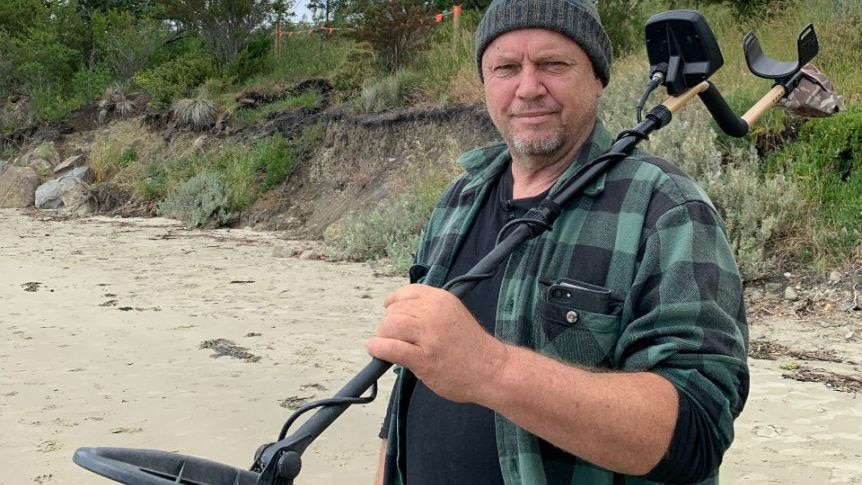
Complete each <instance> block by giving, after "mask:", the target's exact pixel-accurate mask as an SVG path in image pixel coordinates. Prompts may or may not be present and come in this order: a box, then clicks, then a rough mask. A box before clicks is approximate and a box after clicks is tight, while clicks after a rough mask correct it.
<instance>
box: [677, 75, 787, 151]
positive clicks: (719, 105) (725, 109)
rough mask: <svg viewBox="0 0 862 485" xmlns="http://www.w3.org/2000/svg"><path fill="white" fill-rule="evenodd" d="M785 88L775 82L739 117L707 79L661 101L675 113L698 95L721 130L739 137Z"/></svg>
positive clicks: (783, 92) (760, 116)
mask: <svg viewBox="0 0 862 485" xmlns="http://www.w3.org/2000/svg"><path fill="white" fill-rule="evenodd" d="M786 92H787V90H786V89H785V87H784V86H782V85H780V84H777V85H775V86H773V88H772V89H771V90H770V91H769V92H768V93H766V95H765V96H763V97H762V98H760V100H758V101H757V103H755V104H754V106H752V107H751V108H749V109H748V111H746V112H745V114H744V115H742V116H741V117H737V116H736V114H735V113H734V112H733V110H732V109H731V108H730V106H728V105H727V102H726V101H725V100H724V98H723V97H722V96H721V93H719V91H718V88H716V87H715V85H713V84H712V83H711V82H709V81H703V82H702V83H700V84H698V85H696V86H694V87H693V88H691V89H689V90H687V91H685V92H684V93H682V94H679V95H677V96H672V97H670V98H668V99H667V100H665V102H664V103H662V104H663V105H664V106H665V107H666V108H667V109H669V110H670V111H671V113H676V112H678V111H679V110H681V109H682V108H683V107H685V105H687V104H688V103H689V102H691V100H692V99H693V98H694V96H695V95H697V96H699V97H700V99H701V101H703V104H704V105H705V106H706V109H707V110H709V113H710V115H712V118H713V119H714V120H715V122H716V123H717V124H718V127H719V128H721V131H723V132H725V133H727V134H728V135H730V136H733V137H736V138H741V137H743V136H745V135H747V134H748V132H749V130H750V129H751V127H752V126H753V125H754V124H755V123H757V121H758V120H760V118H762V117H763V115H764V114H766V112H767V111H769V110H770V109H772V108H773V107H774V106H775V105H776V104H777V103H778V102H779V101H780V100H781V98H783V97H784V95H785V93H786Z"/></svg>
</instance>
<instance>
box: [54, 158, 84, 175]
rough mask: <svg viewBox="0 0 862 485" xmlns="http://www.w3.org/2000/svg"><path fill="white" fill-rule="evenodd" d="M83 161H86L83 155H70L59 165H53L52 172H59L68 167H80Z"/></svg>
mask: <svg viewBox="0 0 862 485" xmlns="http://www.w3.org/2000/svg"><path fill="white" fill-rule="evenodd" d="M85 161H87V158H86V157H84V155H72V156H71V157H68V158H66V159H65V160H63V161H62V162H61V163H60V165H57V166H56V167H54V173H61V172H64V171H66V170H68V169H70V168H75V167H80V166H81V165H83V164H84V162H85Z"/></svg>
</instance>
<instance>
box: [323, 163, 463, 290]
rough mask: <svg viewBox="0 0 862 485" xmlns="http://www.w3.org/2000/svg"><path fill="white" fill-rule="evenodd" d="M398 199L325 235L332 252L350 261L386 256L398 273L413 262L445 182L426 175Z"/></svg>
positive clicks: (357, 216)
mask: <svg viewBox="0 0 862 485" xmlns="http://www.w3.org/2000/svg"><path fill="white" fill-rule="evenodd" d="M422 180H423V183H421V184H420V185H418V186H417V187H414V188H413V189H412V190H411V191H410V192H407V193H405V194H404V195H402V196H401V197H400V198H398V199H396V200H395V201H388V202H384V203H382V204H381V205H380V206H378V208H376V209H374V210H373V211H371V212H369V213H365V214H358V215H355V216H348V217H346V218H344V219H343V220H342V222H341V223H339V224H336V225H333V226H331V227H330V228H329V229H328V230H327V231H326V233H325V234H324V240H325V241H326V243H327V246H328V248H329V252H330V255H331V256H333V257H336V258H343V259H347V260H351V261H367V260H372V261H373V260H380V259H386V260H388V261H389V262H390V263H391V265H392V271H393V272H395V273H404V272H405V271H406V270H407V269H408V268H409V267H410V264H411V263H412V261H413V253H414V251H415V250H416V246H417V244H418V243H419V237H420V236H421V234H422V230H423V229H424V228H425V225H426V224H427V222H428V218H429V217H431V211H432V210H433V209H434V205H435V204H436V202H437V199H438V198H439V197H440V193H441V192H442V191H443V188H444V187H445V185H446V180H445V179H444V178H443V177H441V176H438V177H425V178H423V179H422Z"/></svg>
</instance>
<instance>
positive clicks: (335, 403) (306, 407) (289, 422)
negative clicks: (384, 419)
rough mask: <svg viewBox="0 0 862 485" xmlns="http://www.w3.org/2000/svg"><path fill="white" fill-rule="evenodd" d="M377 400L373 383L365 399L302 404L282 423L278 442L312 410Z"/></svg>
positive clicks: (335, 399) (329, 399)
mask: <svg viewBox="0 0 862 485" xmlns="http://www.w3.org/2000/svg"><path fill="white" fill-rule="evenodd" d="M375 398H377V382H376V381H375V382H374V383H373V384H372V385H371V394H369V395H368V396H365V397H331V398H328V399H321V400H320V401H314V402H310V403H308V404H304V405H303V406H301V407H300V408H299V409H297V410H296V412H294V413H293V414H292V415H291V416H290V417H289V418H287V421H285V422H284V426H282V427H281V432H279V433H278V440H277V441H281V440H283V439H284V438H285V437H286V436H287V431H288V430H289V429H290V427H291V426H293V423H295V422H296V420H297V419H298V418H299V417H300V416H302V415H303V414H305V413H307V412H309V411H311V410H312V409H317V408H320V407H323V406H341V405H348V406H349V405H352V404H368V403H370V402H371V401H374V399H375Z"/></svg>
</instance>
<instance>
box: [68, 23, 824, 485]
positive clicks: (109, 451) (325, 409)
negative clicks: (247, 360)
mask: <svg viewBox="0 0 862 485" xmlns="http://www.w3.org/2000/svg"><path fill="white" fill-rule="evenodd" d="M646 45H647V52H648V55H649V61H650V77H651V79H650V82H649V83H648V84H647V89H646V92H645V96H644V97H643V98H642V100H645V99H646V96H648V94H649V92H651V91H652V90H653V89H655V88H656V87H657V86H658V85H663V86H665V87H666V88H667V91H668V93H669V94H670V95H671V97H670V98H668V99H667V100H665V101H664V102H663V103H662V104H660V105H658V106H656V107H654V108H653V109H652V110H650V112H649V113H648V114H647V116H646V118H645V119H643V120H640V119H639V122H638V124H637V125H636V126H635V127H634V128H632V129H630V130H626V131H623V132H622V133H620V135H619V136H618V137H617V139H616V141H615V142H614V144H613V146H612V147H611V148H610V150H608V152H607V153H605V154H604V155H602V156H600V157H598V158H596V159H594V160H592V161H590V162H589V163H587V164H585V165H584V166H583V167H581V169H580V170H579V171H578V173H576V174H575V175H574V176H573V177H572V178H571V179H570V181H569V183H568V184H566V186H564V187H563V188H562V189H561V190H559V191H558V192H557V193H556V194H555V195H554V196H553V197H548V198H547V199H545V200H544V201H543V202H542V203H541V204H540V205H539V206H538V207H537V208H535V209H532V210H530V211H529V212H528V213H527V214H526V215H525V216H524V217H523V218H522V219H518V220H515V221H512V222H511V223H509V224H508V225H507V226H506V227H504V228H503V229H502V230H501V232H500V237H499V238H498V242H497V245H496V246H495V248H494V249H493V250H492V251H491V252H490V253H489V254H488V255H486V256H485V257H484V258H483V259H482V260H481V261H479V263H477V264H476V266H474V267H473V268H472V269H471V270H470V271H469V272H468V273H467V274H465V275H463V276H461V277H459V278H455V279H453V280H452V281H450V282H449V283H448V284H447V285H446V286H445V287H444V289H446V290H448V291H450V292H452V293H453V294H454V295H456V296H458V297H459V298H463V297H464V296H465V295H466V294H467V293H468V292H470V291H471V290H472V289H473V288H474V287H475V286H476V284H477V283H478V282H479V281H480V280H482V279H485V278H487V277H489V276H490V275H492V274H493V273H494V270H495V269H496V268H497V267H498V266H499V265H500V264H502V263H503V262H504V261H505V260H506V259H507V258H508V257H509V256H510V255H511V254H512V253H513V252H514V251H515V249H516V248H517V247H518V246H520V245H521V244H522V243H523V242H524V241H527V240H529V239H532V238H535V237H536V236H538V235H539V234H542V233H543V232H544V231H550V230H552V229H553V223H554V221H555V220H556V218H557V216H559V215H560V213H561V207H563V206H565V205H566V204H567V202H568V201H570V200H572V198H573V197H575V196H576V195H577V194H578V193H580V192H581V191H582V190H583V189H584V188H585V187H586V186H588V185H589V184H590V183H591V182H592V181H593V180H594V179H595V178H596V177H598V176H599V175H600V174H602V173H603V172H604V171H606V170H607V169H608V168H610V166H611V164H613V163H614V162H616V161H617V160H621V159H623V158H625V157H626V156H628V155H629V154H630V153H631V152H632V150H633V149H634V147H635V146H636V145H637V143H639V142H640V141H641V140H644V139H645V138H647V136H648V135H649V134H650V133H652V132H653V131H655V130H658V129H661V128H662V127H664V126H666V125H667V124H668V123H670V121H671V119H672V117H673V113H676V112H678V111H679V110H681V109H682V108H683V107H684V106H685V105H686V104H688V102H689V101H691V100H692V98H694V96H695V95H697V96H700V99H701V100H702V101H703V103H704V104H705V105H706V107H707V109H708V110H709V112H710V113H711V114H712V116H713V118H715V120H716V121H717V122H718V126H719V127H720V128H721V129H722V130H723V131H725V132H726V133H727V134H729V135H731V136H735V137H741V136H743V135H745V134H746V133H748V130H749V128H750V126H751V125H752V124H753V123H754V122H756V121H757V120H758V119H759V118H760V117H761V116H762V115H763V114H764V113H765V112H766V111H767V110H769V109H770V108H771V107H773V106H774V105H775V104H776V103H777V102H778V101H779V100H780V99H781V98H782V97H784V96H786V95H787V94H789V93H790V92H791V91H793V89H795V88H796V86H797V84H798V82H799V79H800V76H801V74H800V70H801V68H802V66H804V65H805V64H807V63H808V62H809V61H810V60H811V59H812V58H813V57H814V56H815V55H816V54H817V51H818V43H817V36H816V35H815V33H814V28H813V27H812V26H811V25H809V26H807V27H805V28H804V29H803V30H802V32H801V33H800V34H799V38H798V39H797V46H798V59H797V60H796V61H795V62H783V61H777V60H775V59H771V58H769V57H767V56H766V55H765V54H764V53H763V51H762V49H761V48H760V43H759V41H758V40H757V37H755V36H754V34H753V33H749V34H748V35H746V36H745V40H744V41H743V50H744V52H745V58H746V61H747V63H748V67H749V69H750V70H751V72H752V73H754V74H755V75H756V76H759V77H763V78H767V79H771V80H773V81H774V82H775V86H774V87H773V88H772V90H771V91H770V92H769V93H768V94H766V96H764V97H763V98H762V99H761V100H760V101H758V102H757V103H756V104H755V105H754V106H753V107H752V108H751V109H749V110H748V112H746V113H745V114H744V115H743V116H742V117H737V116H736V115H735V114H734V113H733V111H732V110H731V109H730V108H729V107H728V105H727V103H726V102H725V100H724V98H722V96H721V94H720V93H719V92H718V89H717V88H716V87H715V86H714V85H713V84H712V83H711V82H710V81H709V80H708V79H709V77H710V76H712V74H714V73H715V72H716V71H717V70H718V69H719V68H720V67H721V66H722V64H723V63H724V60H723V58H722V56H721V50H720V49H719V47H718V43H717V42H716V40H715V36H714V35H713V33H712V30H711V29H710V28H709V25H708V24H707V23H706V20H705V19H704V18H703V16H702V15H701V14H700V13H698V12H695V11H686V10H675V11H669V12H664V13H661V14H658V15H655V16H653V17H652V18H650V19H649V21H648V22H647V24H646ZM638 118H640V116H638ZM390 367H391V364H389V363H388V362H384V361H381V360H379V359H372V361H371V363H369V364H368V365H367V366H366V367H365V368H364V369H362V371H360V372H359V374H357V375H356V376H355V377H354V378H353V379H351V380H350V381H349V382H348V383H347V384H346V385H345V386H344V387H343V388H342V389H341V390H340V391H338V393H336V395H335V396H334V397H332V398H330V399H325V400H322V401H318V402H314V403H310V404H307V405H305V406H303V407H302V408H300V409H299V410H297V411H296V412H295V413H294V414H293V415H292V416H291V417H290V419H288V421H287V422H286V423H285V424H284V426H283V427H282V430H281V433H280V434H279V436H278V440H277V441H276V442H274V443H269V444H265V445H262V446H261V447H260V448H259V449H258V450H257V452H256V453H255V457H254V463H253V464H252V466H251V468H250V470H243V469H240V468H235V467H232V466H228V465H224V464H221V463H216V462H212V461H208V460H204V459H201V458H194V457H190V456H185V455H180V454H177V453H170V452H165V451H155V450H142V449H131V448H79V449H78V450H77V451H76V452H75V455H74V458H73V459H74V461H75V463H77V464H78V465H80V466H82V467H84V468H86V469H88V470H90V471H92V472H94V473H97V474H99V475H102V476H105V477H107V478H110V479H112V480H115V481H117V482H120V483H125V484H128V485H169V484H177V483H179V484H187V485H292V484H293V482H294V479H295V478H296V477H297V476H298V475H299V472H300V469H301V468H302V459H301V457H302V454H303V452H304V451H305V450H306V448H308V446H309V445H310V444H311V443H312V442H313V441H314V440H315V439H316V438H317V437H318V436H320V434H321V433H323V431H324V430H326V428H328V427H329V426H330V425H331V424H332V423H333V422H334V421H335V420H336V419H337V418H338V417H339V416H340V415H341V414H342V413H343V412H344V411H345V410H346V409H347V408H348V406H350V405H351V404H356V403H366V402H370V401H371V400H373V399H374V397H375V396H376V391H377V380H378V379H379V378H380V377H381V376H382V375H383V374H384V373H385V372H386V371H387V369H389V368H390ZM369 389H370V395H369V396H367V397H363V394H364V393H365V392H366V391H368V390H369ZM317 408H320V409H319V410H318V411H317V412H316V413H315V414H314V415H313V416H311V417H310V418H309V419H308V420H307V421H305V422H304V423H303V424H302V426H300V427H299V429H297V430H296V431H295V432H293V433H292V434H290V435H289V436H288V435H287V432H288V430H289V429H290V427H291V425H292V424H293V423H294V422H295V421H296V419H297V418H298V417H299V416H300V415H302V414H303V413H305V412H307V411H310V410H312V409H317Z"/></svg>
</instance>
